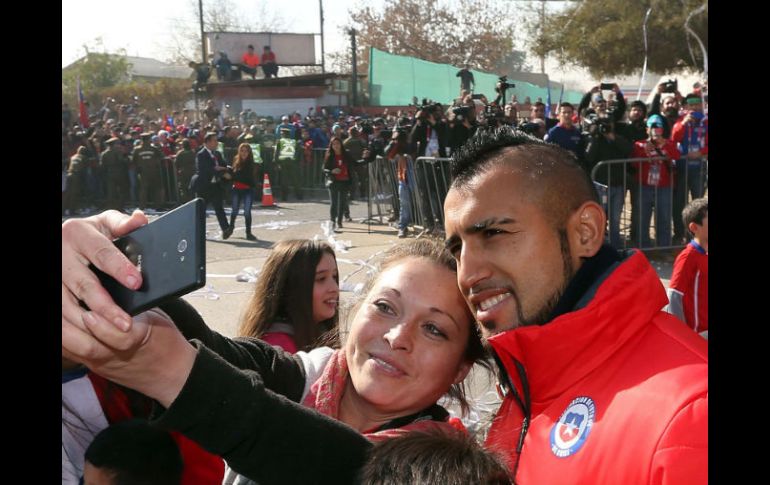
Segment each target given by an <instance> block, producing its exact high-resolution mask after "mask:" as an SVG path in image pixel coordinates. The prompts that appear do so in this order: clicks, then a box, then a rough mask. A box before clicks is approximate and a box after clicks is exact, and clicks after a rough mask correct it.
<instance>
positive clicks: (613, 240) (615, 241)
mask: <svg viewBox="0 0 770 485" xmlns="http://www.w3.org/2000/svg"><path fill="white" fill-rule="evenodd" d="M586 121H588V134H587V144H586V151H585V164H584V168H585V169H586V172H587V173H588V174H589V175H590V174H591V170H593V168H594V167H595V166H596V164H597V163H599V162H600V161H602V160H617V159H624V158H628V156H629V155H630V154H631V150H633V143H632V141H631V140H628V139H627V138H626V137H624V136H623V135H621V134H619V133H617V132H616V128H615V122H614V121H613V120H612V118H600V117H598V116H596V115H595V114H591V115H589V117H588V118H587V119H586ZM631 180H633V172H632V170H631V167H630V166H629V165H628V164H609V165H606V166H604V167H601V168H599V170H598V172H597V173H596V181H597V182H599V183H601V184H604V185H606V186H607V187H608V194H607V195H608V200H607V206H606V207H605V208H604V209H605V212H606V213H607V217H608V222H609V233H610V244H611V245H612V246H613V247H616V248H620V247H623V245H622V244H621V242H620V214H621V211H622V210H623V202H624V201H625V198H626V189H625V186H626V184H630V182H631Z"/></svg>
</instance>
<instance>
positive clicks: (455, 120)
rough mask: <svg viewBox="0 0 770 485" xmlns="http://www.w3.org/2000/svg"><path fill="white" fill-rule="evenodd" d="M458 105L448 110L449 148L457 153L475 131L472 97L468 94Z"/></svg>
mask: <svg viewBox="0 0 770 485" xmlns="http://www.w3.org/2000/svg"><path fill="white" fill-rule="evenodd" d="M466 99H467V101H466V100H463V103H462V104H461V105H459V106H454V107H452V108H451V109H450V110H449V118H448V119H449V149H450V151H451V153H457V151H458V150H459V149H460V147H461V146H463V145H464V144H465V142H466V141H468V139H469V138H470V137H471V136H473V134H474V133H476V129H477V128H478V123H477V122H476V106H475V104H474V103H473V99H471V97H470V96H468V97H467V98H466Z"/></svg>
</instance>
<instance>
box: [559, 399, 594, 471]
mask: <svg viewBox="0 0 770 485" xmlns="http://www.w3.org/2000/svg"><path fill="white" fill-rule="evenodd" d="M595 416H596V405H595V404H594V400H593V399H591V398H590V397H587V396H580V397H576V398H575V399H573V400H572V402H571V403H569V406H567V409H565V410H564V412H563V413H562V414H561V417H560V418H559V420H558V421H557V422H556V424H554V425H553V428H551V451H552V452H553V454H554V455H556V456H558V457H559V458H566V457H568V456H570V455H573V454H574V453H576V452H577V451H578V450H579V449H580V448H581V447H582V446H583V444H584V443H585V441H586V438H588V434H589V433H590V432H591V427H592V426H593V424H594V418H595Z"/></svg>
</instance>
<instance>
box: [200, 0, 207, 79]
mask: <svg viewBox="0 0 770 485" xmlns="http://www.w3.org/2000/svg"><path fill="white" fill-rule="evenodd" d="M198 15H199V19H200V24H201V55H202V56H203V57H202V58H201V62H202V63H204V64H207V61H206V36H205V35H203V0H198Z"/></svg>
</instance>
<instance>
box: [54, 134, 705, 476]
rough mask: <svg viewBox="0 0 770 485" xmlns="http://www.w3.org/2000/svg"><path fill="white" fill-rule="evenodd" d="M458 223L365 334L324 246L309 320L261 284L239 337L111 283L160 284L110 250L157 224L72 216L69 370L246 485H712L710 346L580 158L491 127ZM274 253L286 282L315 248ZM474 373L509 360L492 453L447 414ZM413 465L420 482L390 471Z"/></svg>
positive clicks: (455, 201)
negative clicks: (133, 399)
mask: <svg viewBox="0 0 770 485" xmlns="http://www.w3.org/2000/svg"><path fill="white" fill-rule="evenodd" d="M426 131H427V130H426ZM394 136H395V137H396V138H397V137H398V136H399V134H398V132H396V133H394ZM334 144H335V145H338V143H334ZM337 152H338V149H337V151H335V150H334V149H332V150H331V151H330V152H329V153H334V154H336V153H337ZM331 162H332V163H333V164H336V163H337V159H336V156H334V155H332V158H331ZM444 209H445V230H446V237H445V238H444V240H443V241H434V240H431V239H430V238H421V239H414V240H409V241H407V242H402V243H400V244H397V245H395V246H394V247H393V248H392V249H391V250H389V251H388V253H387V254H386V255H385V257H384V258H383V259H382V260H381V262H380V264H379V270H378V271H377V272H374V273H372V274H371V278H370V280H369V282H368V283H367V285H366V286H365V288H364V291H363V292H362V295H361V300H360V301H358V302H357V305H356V306H355V307H354V309H353V310H352V311H351V320H350V321H349V322H348V325H345V326H343V324H342V323H341V322H338V321H335V318H336V311H337V307H336V304H335V303H336V301H335V300H336V299H337V298H338V293H335V291H334V285H335V283H337V280H336V262H335V261H334V258H333V256H332V254H333V251H331V248H328V247H325V246H321V247H317V248H315V249H314V250H313V254H314V256H312V257H308V258H305V259H304V260H302V261H303V262H300V265H302V266H304V267H305V271H304V273H305V275H307V273H309V272H314V274H315V279H314V280H313V283H312V289H311V285H310V284H309V281H308V284H306V285H305V286H304V288H305V289H304V290H301V291H302V292H303V293H304V295H305V296H302V297H300V296H298V295H295V296H293V297H292V299H291V302H292V305H302V306H305V307H307V309H312V310H311V311H310V312H307V313H305V314H304V316H302V315H300V314H295V315H286V313H287V310H286V309H284V310H281V309H280V308H282V306H281V305H282V304H280V303H279V301H280V298H281V297H282V295H276V294H271V295H267V294H264V293H262V292H263V291H265V290H264V289H263V290H260V296H259V297H257V298H258V299H263V297H264V299H270V300H272V301H274V302H275V303H276V304H277V305H278V306H277V308H278V309H277V310H275V311H272V312H270V311H265V312H261V314H263V315H265V317H264V318H263V319H262V321H263V322H265V323H263V324H261V326H260V328H261V330H258V331H254V330H246V331H245V332H244V334H243V335H242V336H240V337H238V338H235V339H229V338H226V337H223V336H222V335H219V334H217V333H216V332H213V331H211V330H209V329H208V328H207V326H206V324H205V322H203V321H202V319H201V318H200V316H199V315H198V314H197V312H195V311H194V310H193V309H192V308H190V307H189V305H187V304H185V303H184V302H183V301H181V300H175V301H174V302H172V303H170V304H167V305H165V306H161V308H159V309H154V310H151V311H149V312H146V313H144V314H141V315H139V316H137V317H136V318H134V319H133V320H132V319H130V318H129V317H128V315H126V314H125V313H124V312H123V311H122V310H120V309H119V308H118V307H117V306H115V305H114V303H113V302H112V301H110V299H109V297H108V295H107V294H106V293H105V292H104V291H103V290H101V289H100V287H99V284H98V280H97V279H96V277H95V276H94V274H93V273H92V269H91V268H90V267H89V263H90V262H91V261H93V263H94V264H96V265H97V267H99V268H100V269H101V270H103V271H105V272H107V273H108V274H111V275H112V276H114V277H115V278H116V279H117V280H118V281H121V282H124V284H126V285H127V286H129V287H132V288H136V287H137V286H138V285H140V284H141V275H140V273H139V271H138V270H137V268H135V267H133V266H132V265H130V264H128V262H127V261H126V260H125V258H124V257H123V256H122V255H121V254H120V253H119V251H117V249H115V248H114V247H113V246H112V243H111V237H116V236H120V235H122V234H125V233H126V232H129V231H130V230H132V229H133V228H135V227H138V226H139V225H141V224H144V223H146V222H147V219H146V217H145V216H144V215H143V214H142V213H141V212H135V213H134V214H132V215H131V216H127V215H125V214H120V213H118V212H114V211H113V212H109V211H108V212H105V213H102V214H99V215H97V216H92V217H89V218H85V219H70V220H68V221H66V222H65V223H64V224H63V225H62V297H63V304H62V354H63V358H64V359H66V362H63V364H65V363H66V366H67V368H68V369H70V371H72V370H73V369H74V370H80V372H87V373H93V374H94V375H97V376H100V378H102V379H108V380H110V381H113V382H114V383H115V384H116V385H119V386H122V387H123V388H125V389H130V390H132V392H135V393H138V394H139V395H140V396H143V397H144V398H146V399H150V400H154V401H156V402H157V403H159V404H160V405H161V406H160V407H158V408H156V409H155V410H154V413H153V415H152V416H151V423H152V425H153V426H154V427H158V428H161V429H164V430H168V431H171V432H175V433H181V434H182V435H184V437H185V438H187V439H189V440H191V441H192V442H194V443H195V444H196V445H199V446H201V447H202V448H204V449H205V450H206V451H207V452H208V453H210V454H212V455H214V456H221V457H222V458H223V459H224V460H225V462H226V467H227V469H226V470H223V471H222V474H224V475H226V476H227V477H230V478H229V479H230V480H231V481H229V482H228V483H250V482H254V483H262V484H267V483H285V482H301V483H309V482H318V481H328V480H334V481H335V482H336V483H399V479H398V478H393V477H394V476H400V477H408V476H411V477H415V476H426V474H430V475H428V476H431V477H432V478H434V479H435V480H437V481H438V482H440V483H477V482H478V481H479V480H480V479H479V478H478V477H479V476H483V477H485V478H484V480H489V481H490V482H491V483H521V484H528V483H563V482H564V481H565V477H569V479H568V481H569V482H570V483H594V484H597V483H607V484H610V483H612V484H614V483H648V484H702V483H707V480H708V424H707V419H708V356H707V353H708V352H707V341H706V340H705V339H703V338H701V337H700V336H698V334H697V333H696V331H698V330H699V329H698V328H697V325H696V326H691V328H688V325H684V324H683V323H682V322H681V321H680V320H679V319H677V318H676V317H674V316H672V315H671V314H670V313H666V312H664V311H663V310H662V309H663V307H664V306H665V305H666V304H667V303H668V299H667V297H666V292H665V289H664V288H663V285H662V284H661V282H660V279H659V277H658V275H657V273H656V272H655V270H654V268H653V267H652V266H651V265H650V263H649V262H648V261H647V259H646V257H645V256H644V254H643V253H641V252H640V251H638V250H633V249H629V250H623V251H618V250H617V249H615V248H613V247H612V245H611V244H608V243H607V241H606V238H605V227H606V222H607V217H606V214H605V211H604V208H603V207H602V205H601V203H600V200H599V198H598V195H597V193H596V190H595V185H594V183H593V181H592V180H591V179H590V177H589V176H588V173H587V172H586V171H585V169H584V167H583V166H582V165H581V164H580V163H579V162H578V161H577V158H576V157H575V156H574V154H573V153H572V152H570V151H569V150H565V149H563V148H561V147H559V146H557V145H554V144H549V143H545V142H543V141H542V140H538V139H537V138H535V137H532V136H529V135H527V134H526V133H524V132H522V131H520V130H515V129H512V128H511V127H498V128H492V129H481V130H478V132H477V133H476V134H475V135H474V136H473V137H472V138H471V139H470V140H468V142H467V143H466V144H464V146H463V147H462V148H461V149H460V150H459V152H457V153H455V155H454V157H453V161H452V183H451V187H450V189H449V191H448V194H447V197H446V201H445V206H444ZM685 213H686V214H685V218H684V220H683V223H686V224H687V227H688V230H689V231H691V232H692V233H693V234H694V236H695V237H696V238H697V239H696V240H695V241H696V244H697V247H696V246H695V245H693V249H694V250H695V251H698V249H699V248H701V249H703V250H704V252H707V206H706V207H703V204H701V203H698V204H695V203H694V206H693V207H688V210H686V211H685ZM704 230H705V231H706V232H704ZM297 244H299V243H297ZM300 246H301V244H300ZM298 247H299V246H298ZM273 251H276V259H275V262H276V265H275V266H271V269H270V272H271V273H273V272H276V271H277V272H283V273H285V275H286V276H285V277H289V278H291V277H292V275H296V272H295V271H294V270H291V269H290V268H291V267H292V264H293V261H295V260H296V257H299V255H300V254H303V253H304V254H307V253H306V252H304V251H292V250H290V249H289V246H276V248H275V249H274V250H273ZM95 254H99V255H100V257H99V258H98V259H97V258H95V256H94V255H95ZM291 254H296V255H298V256H296V257H293V256H290V255H291ZM327 255H328V256H327ZM683 259H685V258H683ZM686 259H691V260H692V259H695V258H692V257H691V256H688V257H687V258H686ZM297 261H299V260H297ZM695 264H696V265H697V264H701V263H699V262H696V263H695ZM688 271H690V272H693V271H692V270H688ZM695 272H697V268H696V269H695ZM311 274H312V273H311ZM279 279H280V278H279ZM85 282H90V283H85ZM129 282H130V283H129ZM337 284H338V283H337ZM272 287H274V288H275V290H276V291H279V292H281V293H285V292H288V291H289V290H288V289H287V288H288V287H287V286H279V285H273V286H272ZM683 288H684V287H683ZM688 288H689V287H688ZM682 291H690V290H688V289H685V290H682ZM310 295H312V296H310ZM80 301H82V302H84V303H85V304H86V305H87V309H86V308H85V307H84V306H82V305H80V304H79V302H80ZM250 305H254V303H253V302H252V303H251V304H250ZM687 305H690V304H689V303H688V304H685V309H687ZM283 308H285V307H283ZM254 314H255V313H253V312H250V313H248V314H247V315H254ZM330 315H335V316H334V317H330ZM330 318H331V319H332V320H330ZM247 319H248V320H250V321H253V320H254V318H253V317H251V316H248V317H247ZM301 321H302V322H304V324H305V325H311V326H313V325H319V324H320V323H321V322H328V326H327V327H325V328H324V329H323V330H320V331H318V332H317V333H315V334H314V336H318V335H319V334H328V335H330V336H334V337H335V338H333V339H332V340H330V341H328V343H324V342H322V341H321V340H319V339H318V338H316V340H315V341H309V340H304V341H300V340H298V339H294V340H293V343H294V344H295V346H296V349H297V352H296V353H294V354H292V353H290V352H286V351H284V350H281V349H279V348H277V347H274V346H272V345H270V343H268V342H267V340H268V339H270V338H274V336H273V337H271V336H270V335H268V334H269V333H271V332H275V331H279V332H283V333H284V334H286V335H284V337H290V336H291V335H294V336H297V335H298V333H297V330H296V329H297V325H299V324H300V322H301ZM275 323H284V324H286V326H283V327H276V326H275V325H274V324H275ZM343 328H346V329H347V330H348V331H347V332H345V335H338V333H339V332H336V331H335V330H338V329H340V330H341V329H343ZM287 329H293V330H291V332H289V333H287V332H286V330H287ZM694 330H695V331H694ZM339 337H344V338H339ZM261 338H262V339H265V341H263V340H261ZM312 338H313V337H311V339H312ZM482 341H486V343H487V345H486V346H483V345H482ZM308 342H309V343H308ZM281 346H282V347H283V345H281ZM284 348H286V347H284ZM485 348H486V349H488V350H485ZM290 350H292V351H293V350H294V349H290ZM487 351H488V352H490V353H491V358H490V356H488V355H486V354H485V352H487ZM474 362H489V363H490V364H491V365H493V366H494V368H495V369H496V372H497V375H498V380H499V385H500V393H501V396H502V397H503V402H502V405H501V406H500V408H499V410H498V411H497V416H496V418H495V419H494V421H493V422H492V424H491V427H490V428H489V430H488V433H487V435H486V439H485V442H484V447H483V449H482V448H479V447H478V445H475V444H469V443H468V441H467V440H466V438H465V434H466V433H467V431H466V429H465V426H464V425H463V421H462V419H459V420H457V419H451V418H450V417H449V416H448V414H447V412H446V410H444V409H443V408H442V407H441V406H440V405H439V404H437V401H438V399H439V398H440V397H441V396H442V395H444V394H445V393H447V392H449V393H450V394H451V395H453V396H455V397H456V398H457V399H460V400H462V396H463V394H462V389H461V387H460V384H461V383H462V381H463V380H464V378H465V376H466V375H467V373H468V370H469V368H470V366H471V364H472V363H474ZM81 366H85V367H81ZM83 369H87V370H85V371H84V370H83ZM63 381H64V379H63ZM72 382H75V381H74V380H73V381H68V383H67V384H70V383H72ZM63 386H64V384H63ZM452 390H453V391H452ZM96 411H97V412H96V414H97V416H98V415H99V414H100V413H99V407H98V406H97V407H96ZM102 414H104V411H102ZM100 422H101V423H102V425H103V426H102V428H105V427H106V426H107V425H108V424H110V423H108V420H104V419H102V420H101V421H100ZM64 426H65V424H64V422H63V429H64ZM97 432H98V430H97ZM424 433H427V434H428V435H432V437H431V438H430V439H423V434H424ZM396 440H404V441H396ZM382 442H390V445H389V446H385V445H383V444H382ZM629 442H633V446H629ZM62 446H63V458H64V456H65V454H64V451H65V450H64V448H65V443H64V441H63V444H62ZM469 446H470V447H469ZM458 449H459V450H463V451H461V452H459V454H458V453H457V452H450V451H449V450H458ZM410 450H414V453H415V454H414V461H411V462H410V465H411V466H401V467H393V466H392V465H391V464H392V463H393V461H394V460H397V461H398V460H400V461H402V462H403V461H410V460H411V459H412V455H410ZM437 450H444V451H446V453H438V452H437ZM67 456H70V455H69V454H68V455H67ZM171 461H172V462H173V463H172V465H173V466H176V465H174V463H178V461H174V460H171ZM67 463H68V465H70V464H71V462H70V461H68V462H67ZM78 463H80V464H82V463H84V461H83V459H82V458H81V459H80V461H79V462H78ZM207 463H210V468H209V469H214V470H219V468H217V467H218V466H219V465H217V463H216V462H213V463H212V462H207ZM298 463H301V464H302V466H297V464H298ZM191 464H192V463H191V462H188V461H187V460H185V466H189V465H191ZM402 465H405V464H404V463H402ZM73 468H74V467H73V466H68V467H67V469H68V470H72V469H73ZM63 469H64V463H63ZM394 474H395V475H394ZM442 474H447V476H446V477H445V476H444V475H442ZM383 477H384V478H383ZM388 477H390V478H388ZM388 479H389V480H391V481H387V480H388ZM378 480H380V481H378ZM402 480H408V478H407V479H404V478H402ZM198 483H202V482H198ZM481 483H484V482H483V481H482V482H481Z"/></svg>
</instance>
